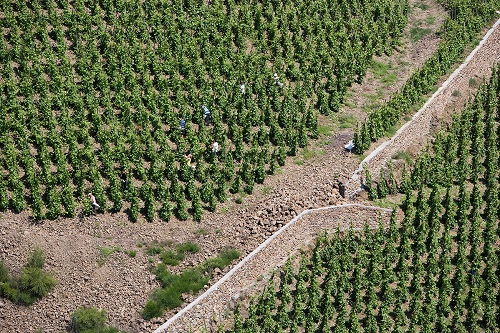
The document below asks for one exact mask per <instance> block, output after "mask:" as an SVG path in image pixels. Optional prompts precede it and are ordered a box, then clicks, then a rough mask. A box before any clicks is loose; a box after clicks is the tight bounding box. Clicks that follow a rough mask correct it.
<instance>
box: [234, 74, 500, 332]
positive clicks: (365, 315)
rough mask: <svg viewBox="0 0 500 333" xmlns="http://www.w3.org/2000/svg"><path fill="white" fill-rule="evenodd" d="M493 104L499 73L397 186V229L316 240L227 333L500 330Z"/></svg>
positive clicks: (498, 144)
mask: <svg viewBox="0 0 500 333" xmlns="http://www.w3.org/2000/svg"><path fill="white" fill-rule="evenodd" d="M499 102H500V66H499V67H497V68H496V69H495V70H494V71H493V75H492V77H491V80H490V81H489V83H487V84H486V85H484V86H483V87H481V89H480V90H479V92H478V94H477V96H476V99H475V102H474V103H472V104H471V105H469V106H468V107H467V108H466V110H465V111H464V112H463V113H462V116H456V119H455V120H456V121H455V122H454V123H453V124H452V126H451V127H450V129H449V130H448V131H447V132H442V133H440V134H439V135H438V137H437V138H436V139H435V141H434V143H433V145H432V147H431V148H429V149H428V152H427V153H426V154H423V155H422V157H420V158H419V160H418V162H417V164H416V165H415V167H414V169H413V170H412V172H411V173H409V174H408V177H407V179H406V180H405V179H403V181H402V182H401V185H400V186H401V187H402V188H403V189H404V192H405V193H406V198H405V200H404V202H403V205H402V208H403V211H404V218H403V220H402V221H401V223H400V226H399V225H398V223H397V221H396V213H395V212H393V215H392V216H391V221H390V224H389V226H388V227H387V226H385V225H384V224H383V223H382V222H380V223H379V227H378V228H377V229H376V230H372V229H370V227H369V224H368V222H367V223H366V225H365V229H364V231H363V232H360V233H357V232H354V231H353V229H352V228H351V229H349V230H348V231H346V232H345V233H340V232H339V231H337V233H335V234H334V235H331V236H323V237H319V238H318V240H317V243H316V247H315V249H314V251H313V253H312V255H311V256H307V257H306V256H303V257H302V260H301V262H300V265H299V268H298V270H297V271H295V270H294V269H293V265H292V260H289V262H288V263H287V264H286V265H285V267H284V268H283V269H282V270H281V271H280V272H279V275H278V276H277V277H275V278H274V279H271V280H270V281H269V284H268V286H267V288H266V289H265V290H264V292H263V293H262V294H261V295H260V296H259V297H258V299H257V301H256V302H252V303H251V304H250V307H249V309H248V317H247V318H245V319H243V318H242V316H241V314H240V311H239V309H237V310H236V311H235V317H234V326H233V328H232V329H231V330H230V331H231V332H234V333H236V332H238V333H243V332H303V331H305V332H408V331H409V332H497V331H498V322H499V321H500V307H499V304H500V283H499V279H500V269H499V268H498V258H499V251H500V249H499V244H500V243H499V241H500V224H499V220H500V218H499V215H498V214H499V211H500V210H499V195H498V182H499V178H500V175H499V171H498V163H499V154H498V152H499V148H500V141H499V140H498V134H499V133H498V131H500V126H499V125H498V119H499V116H500V112H499V105H500V103H499ZM483 124H484V128H483ZM444 147H446V149H444ZM404 184H406V185H404Z"/></svg>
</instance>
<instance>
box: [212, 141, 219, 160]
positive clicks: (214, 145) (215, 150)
mask: <svg viewBox="0 0 500 333" xmlns="http://www.w3.org/2000/svg"><path fill="white" fill-rule="evenodd" d="M212 152H213V153H214V155H216V156H218V155H219V143H218V142H217V141H215V140H212Z"/></svg>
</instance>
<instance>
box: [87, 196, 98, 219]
mask: <svg viewBox="0 0 500 333" xmlns="http://www.w3.org/2000/svg"><path fill="white" fill-rule="evenodd" d="M88 197H89V198H90V203H91V204H92V212H93V213H94V215H96V214H97V210H98V209H99V208H101V206H99V204H97V201H96V200H95V197H94V195H93V194H92V192H90V193H89V194H88Z"/></svg>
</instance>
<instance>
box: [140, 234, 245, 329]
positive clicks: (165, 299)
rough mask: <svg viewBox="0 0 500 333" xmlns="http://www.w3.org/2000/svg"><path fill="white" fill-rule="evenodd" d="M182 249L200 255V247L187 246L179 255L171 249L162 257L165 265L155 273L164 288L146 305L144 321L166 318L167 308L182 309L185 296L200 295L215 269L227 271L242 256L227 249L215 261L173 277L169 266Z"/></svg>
mask: <svg viewBox="0 0 500 333" xmlns="http://www.w3.org/2000/svg"><path fill="white" fill-rule="evenodd" d="M179 250H184V251H185V252H187V251H189V252H197V251H199V248H198V245H197V244H192V243H184V244H179V245H178V246H177V251H178V252H177V253H175V252H174V251H172V250H169V251H166V252H162V253H161V254H160V258H161V259H162V261H163V262H162V263H160V264H158V265H157V266H156V267H155V269H154V270H153V272H154V274H155V275H156V278H157V279H158V281H160V283H161V285H162V287H161V288H159V289H157V290H155V291H154V292H153V295H152V296H151V299H150V300H149V301H148V302H147V303H146V305H145V307H144V310H143V311H142V317H143V318H144V319H151V318H154V317H159V316H161V315H163V312H164V311H165V309H174V308H176V307H178V306H180V305H181V304H182V294H184V293H193V294H196V293H197V292H198V291H200V290H201V289H202V288H203V287H204V286H205V285H206V284H207V283H208V281H209V280H210V274H211V273H212V271H213V269H215V268H219V269H223V268H224V267H226V266H227V265H229V264H230V263H231V262H232V261H233V260H234V259H236V258H238V257H239V256H240V255H241V254H240V253H239V252H238V251H237V250H235V249H225V250H222V251H221V252H220V254H219V256H217V257H215V258H210V259H208V260H206V261H205V262H204V263H202V264H200V265H198V266H196V267H193V268H190V269H187V270H185V271H184V272H182V273H180V274H173V273H171V272H170V271H169V270H168V268H167V265H172V264H171V263H172V262H174V261H175V260H176V259H177V258H179V257H175V256H176V255H177V256H179V255H181V252H180V251H179ZM180 260H182V259H180ZM180 260H178V261H180ZM176 264H178V262H176Z"/></svg>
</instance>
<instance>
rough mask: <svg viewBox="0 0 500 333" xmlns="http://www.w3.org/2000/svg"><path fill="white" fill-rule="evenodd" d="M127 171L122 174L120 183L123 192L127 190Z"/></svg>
mask: <svg viewBox="0 0 500 333" xmlns="http://www.w3.org/2000/svg"><path fill="white" fill-rule="evenodd" d="M127 182H128V181H127V170H125V169H124V170H123V171H122V174H121V176H120V183H121V185H122V192H125V190H126V189H127Z"/></svg>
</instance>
